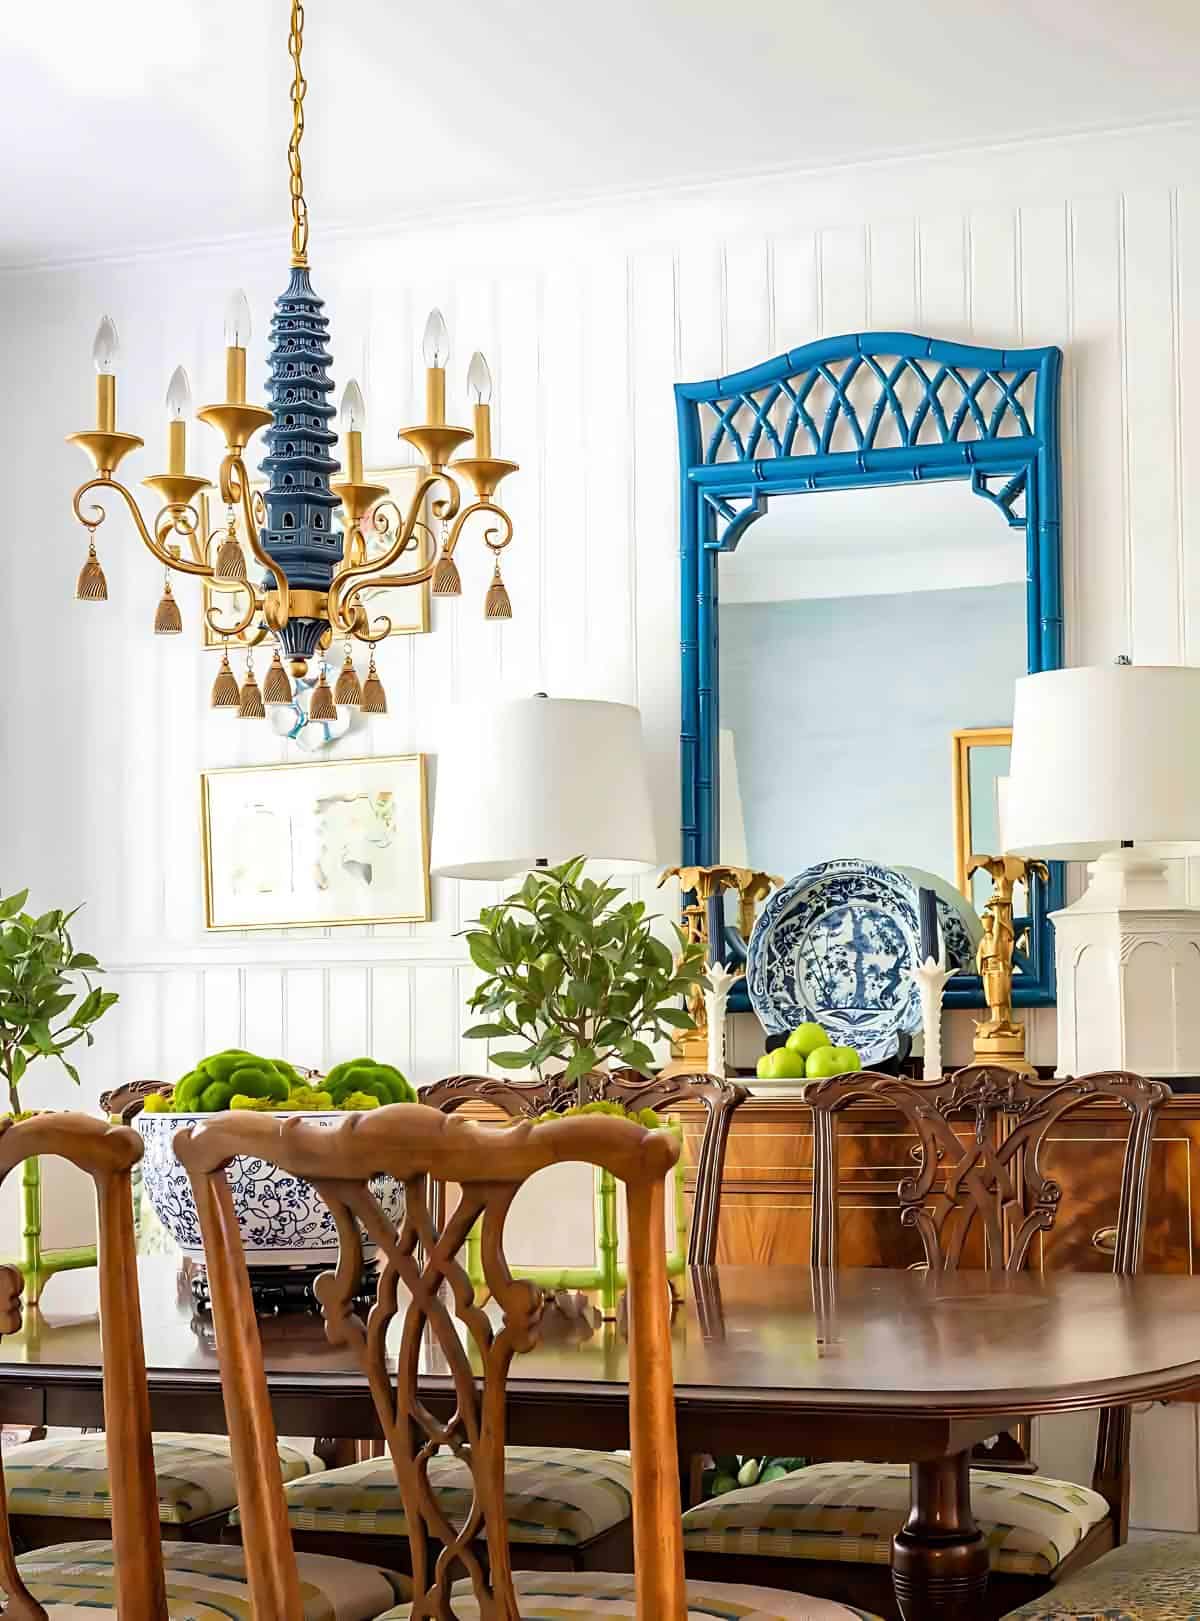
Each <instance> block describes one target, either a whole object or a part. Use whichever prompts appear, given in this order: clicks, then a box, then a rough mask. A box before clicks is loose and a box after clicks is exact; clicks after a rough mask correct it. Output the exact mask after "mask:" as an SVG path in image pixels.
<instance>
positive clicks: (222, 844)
mask: <svg viewBox="0 0 1200 1621" xmlns="http://www.w3.org/2000/svg"><path fill="white" fill-rule="evenodd" d="M427 776H428V773H427V770H426V757H425V755H423V754H393V755H380V756H377V757H364V758H362V759H352V760H306V761H303V762H301V763H299V764H294V765H293V764H284V765H266V766H230V767H225V768H222V769H219V770H211V771H202V772H201V773H200V823H201V855H202V861H203V871H204V920H205V928H207V929H209V930H212V931H213V932H222V931H226V930H231V929H246V930H259V929H290V928H338V927H349V926H352V925H354V924H363V923H428V922H429V920H430V917H431V916H432V910H431V903H430V882H429V793H428V782H427ZM382 852H387V853H388V856H387V860H386V861H385V860H383V859H382V856H381V853H382Z"/></svg>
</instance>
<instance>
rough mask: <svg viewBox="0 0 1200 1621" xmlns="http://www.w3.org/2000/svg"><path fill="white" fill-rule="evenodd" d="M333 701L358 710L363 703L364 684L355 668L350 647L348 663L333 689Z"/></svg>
mask: <svg viewBox="0 0 1200 1621" xmlns="http://www.w3.org/2000/svg"><path fill="white" fill-rule="evenodd" d="M333 701H334V703H335V704H338V705H339V706H341V707H342V708H347V709H357V708H358V706H359V704H361V703H362V683H361V682H360V681H359V679H358V671H357V670H356V669H355V668H354V660H353V658H352V657H351V656H350V649H349V648H348V647H347V649H346V662H345V664H343V665H342V668H341V670H340V671H339V673H338V678H337V685H336V686H335V687H334V689H333Z"/></svg>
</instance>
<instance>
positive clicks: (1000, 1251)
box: [684, 1067, 1170, 1621]
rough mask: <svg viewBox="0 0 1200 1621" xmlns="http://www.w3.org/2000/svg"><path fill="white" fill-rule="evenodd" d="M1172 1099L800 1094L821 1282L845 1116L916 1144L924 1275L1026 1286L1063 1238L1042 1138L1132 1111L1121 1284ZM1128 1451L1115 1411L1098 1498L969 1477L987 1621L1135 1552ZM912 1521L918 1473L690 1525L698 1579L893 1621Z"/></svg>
mask: <svg viewBox="0 0 1200 1621" xmlns="http://www.w3.org/2000/svg"><path fill="white" fill-rule="evenodd" d="M1169 1095H1170V1094H1169V1091H1168V1088H1167V1087H1166V1086H1164V1085H1163V1084H1162V1083H1161V1082H1159V1081H1150V1080H1146V1079H1144V1078H1143V1077H1141V1076H1138V1075H1131V1074H1124V1073H1111V1074H1101V1075H1085V1076H1081V1077H1079V1078H1078V1079H1067V1080H1061V1081H1054V1082H1051V1083H1041V1082H1037V1081H1031V1080H1026V1079H1025V1078H1023V1077H1022V1076H1019V1075H1015V1074H1013V1073H1012V1072H1011V1071H1009V1070H1003V1069H993V1068H985V1067H971V1068H968V1069H964V1070H961V1071H959V1073H958V1074H956V1075H954V1076H952V1077H949V1078H947V1079H944V1080H941V1081H931V1082H918V1081H905V1080H900V1079H897V1078H896V1077H894V1076H887V1075H877V1074H873V1073H870V1072H865V1073H862V1074H855V1075H843V1076H837V1077H835V1078H834V1079H832V1080H828V1081H822V1082H820V1083H818V1084H817V1085H816V1086H812V1087H810V1088H809V1089H808V1091H807V1092H806V1093H805V1101H806V1102H807V1103H808V1104H810V1105H811V1107H812V1111H813V1143H814V1147H813V1154H814V1166H813V1220H812V1257H811V1260H812V1266H813V1268H814V1270H815V1269H818V1268H820V1269H831V1268H835V1267H836V1266H837V1265H838V1146H839V1134H838V1120H839V1116H840V1114H841V1111H842V1110H843V1109H845V1108H846V1106H847V1105H848V1104H850V1103H853V1102H855V1101H856V1100H859V1099H868V1100H871V1101H873V1102H879V1101H883V1102H887V1103H890V1104H892V1105H893V1106H894V1107H895V1109H896V1110H897V1112H898V1113H899V1114H900V1115H901V1116H902V1117H903V1119H904V1120H905V1122H906V1123H907V1125H908V1127H909V1129H910V1130H911V1132H912V1134H913V1137H914V1139H915V1141H914V1146H913V1149H912V1155H913V1160H914V1168H913V1172H912V1174H911V1175H910V1176H907V1177H905V1178H904V1180H903V1181H901V1183H900V1185H899V1187H898V1188H897V1199H898V1202H899V1207H900V1210H899V1219H900V1221H901V1222H902V1223H903V1224H904V1225H905V1226H906V1227H910V1228H912V1229H914V1230H915V1231H916V1233H917V1234H918V1236H919V1238H920V1242H921V1248H922V1251H923V1253H924V1257H925V1265H926V1266H928V1267H929V1268H930V1269H931V1270H935V1271H937V1270H951V1269H955V1268H957V1267H959V1266H962V1265H974V1266H982V1267H984V1268H987V1269H989V1270H992V1271H1002V1272H1017V1271H1020V1270H1021V1268H1022V1267H1024V1266H1025V1264H1026V1261H1027V1259H1028V1257H1029V1253H1030V1248H1031V1246H1032V1244H1033V1242H1034V1240H1035V1239H1036V1238H1037V1237H1038V1235H1039V1234H1041V1233H1045V1232H1047V1231H1048V1230H1049V1229H1050V1228H1051V1227H1052V1226H1053V1225H1054V1219H1055V1216H1056V1214H1057V1211H1058V1206H1059V1203H1060V1199H1061V1188H1060V1187H1059V1185H1058V1184H1057V1183H1056V1182H1055V1181H1054V1180H1053V1179H1052V1178H1051V1177H1049V1176H1047V1175H1046V1174H1045V1172H1044V1171H1043V1169H1042V1164H1041V1156H1042V1152H1043V1149H1044V1147H1045V1145H1046V1141H1047V1138H1048V1137H1049V1136H1050V1134H1051V1133H1052V1132H1053V1131H1054V1129H1055V1128H1056V1127H1057V1126H1058V1125H1059V1124H1060V1123H1061V1122H1062V1121H1063V1120H1064V1119H1066V1118H1067V1117H1068V1116H1069V1115H1071V1114H1072V1113H1074V1112H1075V1111H1077V1110H1079V1109H1083V1108H1086V1107H1087V1105H1088V1104H1089V1103H1092V1102H1093V1101H1096V1100H1099V1099H1106V1100H1109V1101H1115V1102H1117V1103H1119V1104H1121V1106H1122V1107H1123V1108H1124V1109H1125V1110H1126V1111H1127V1114H1128V1122H1129V1131H1128V1136H1127V1138H1126V1144H1125V1156H1124V1165H1123V1170H1122V1177H1121V1189H1120V1202H1119V1207H1118V1217H1117V1239H1116V1248H1115V1251H1114V1254H1113V1270H1114V1272H1117V1273H1120V1274H1129V1273H1133V1272H1136V1271H1137V1269H1138V1267H1139V1265H1140V1264H1141V1256H1142V1243H1143V1237H1144V1234H1145V1227H1146V1200H1147V1187H1148V1173H1149V1167H1150V1153H1151V1147H1152V1143H1153V1139H1154V1129H1155V1123H1156V1119H1157V1115H1158V1111H1159V1109H1160V1108H1161V1106H1162V1104H1163V1103H1164V1101H1165V1100H1166V1098H1167V1097H1168V1096H1169ZM964 1126H965V1128H966V1129H964ZM1129 1441H1130V1413H1129V1409H1128V1408H1127V1407H1118V1408H1106V1409H1104V1410H1103V1411H1102V1412H1101V1414H1100V1427H1099V1437H1098V1441H1097V1447H1096V1459H1095V1467H1094V1471H1093V1477H1092V1486H1091V1488H1090V1489H1089V1488H1086V1487H1082V1486H1077V1485H1074V1484H1073V1483H1071V1482H1070V1481H1060V1480H1052V1479H1049V1478H1047V1477H1045V1476H1041V1475H1035V1474H1019V1475H1010V1474H1005V1473H1003V1472H1000V1471H997V1470H992V1469H988V1470H980V1469H972V1470H971V1481H972V1488H973V1494H974V1497H975V1509H976V1517H977V1519H978V1521H979V1524H980V1526H981V1528H982V1530H983V1534H984V1538H985V1540H986V1541H987V1543H988V1546H989V1550H990V1553H991V1566H992V1577H993V1580H992V1581H991V1583H990V1584H989V1591H988V1600H987V1610H986V1615H981V1616H980V1617H979V1621H986V1617H987V1616H996V1615H1003V1614H1004V1613H1005V1612H1006V1611H1007V1610H1009V1609H1010V1608H1011V1607H1012V1606H1013V1605H1014V1604H1018V1603H1020V1602H1022V1601H1023V1600H1024V1599H1026V1598H1030V1597H1033V1596H1035V1595H1037V1594H1041V1593H1045V1592H1046V1591H1047V1590H1048V1589H1049V1588H1050V1587H1051V1586H1053V1585H1054V1584H1055V1583H1056V1582H1058V1581H1059V1580H1060V1579H1061V1578H1063V1577H1064V1576H1066V1575H1068V1574H1069V1573H1070V1572H1071V1571H1073V1570H1077V1569H1079V1568H1080V1567H1081V1566H1083V1565H1086V1564H1088V1563H1090V1562H1091V1561H1092V1560H1094V1559H1096V1558H1098V1557H1099V1556H1100V1555H1101V1554H1102V1553H1104V1552H1105V1551H1106V1550H1107V1549H1109V1548H1112V1547H1113V1546H1114V1545H1115V1544H1117V1543H1121V1542H1124V1540H1125V1538H1126V1536H1127V1534H1128V1525H1129ZM909 1504H910V1479H909V1470H908V1468H907V1466H896V1465H891V1464H872V1463H855V1464H849V1465H847V1464H840V1463H822V1464H815V1465H812V1466H810V1467H809V1468H807V1469H802V1470H799V1471H797V1472H796V1473H795V1474H792V1475H788V1476H787V1477H785V1478H784V1479H783V1480H779V1481H775V1482H774V1483H773V1484H771V1485H769V1486H766V1487H761V1486H755V1487H749V1488H747V1489H746V1490H743V1491H737V1492H730V1493H728V1494H727V1495H726V1496H724V1497H721V1498H719V1499H717V1501H716V1502H715V1503H705V1504H702V1505H700V1506H699V1507H698V1508H696V1509H692V1510H690V1511H689V1512H688V1514H687V1515H686V1516H685V1520H684V1529H685V1545H686V1547H687V1549H688V1568H689V1571H691V1570H693V1569H694V1570H695V1571H696V1572H697V1574H702V1575H707V1574H712V1573H714V1572H716V1571H719V1570H720V1568H721V1567H722V1565H724V1566H725V1568H728V1563H729V1560H730V1557H731V1556H737V1557H738V1565H739V1569H740V1570H742V1571H744V1572H745V1573H746V1574H747V1575H748V1576H750V1577H751V1578H752V1579H756V1580H766V1579H768V1575H769V1576H770V1578H771V1579H773V1580H775V1581H777V1582H780V1581H785V1580H786V1570H787V1567H789V1566H790V1567H791V1568H792V1571H793V1573H794V1575H795V1578H796V1580H798V1581H800V1582H803V1583H804V1585H805V1586H807V1587H809V1588H811V1589H814V1590H815V1591H817V1592H827V1591H830V1589H831V1588H832V1589H835V1590H837V1591H839V1592H847V1591H849V1592H850V1593H851V1594H852V1595H853V1596H854V1597H855V1598H857V1599H860V1600H861V1601H862V1602H864V1603H871V1604H874V1605H875V1607H876V1608H878V1609H879V1610H880V1611H881V1612H882V1613H883V1614H885V1615H894V1614H896V1613H897V1612H896V1610H895V1606H894V1599H892V1598H891V1596H890V1594H889V1591H888V1589H889V1586H890V1580H889V1571H888V1568H887V1564H888V1560H889V1557H890V1552H891V1542H892V1537H893V1535H894V1534H895V1533H896V1532H898V1531H899V1530H900V1529H901V1527H902V1525H903V1523H904V1520H905V1517H906V1515H907V1513H908V1510H909Z"/></svg>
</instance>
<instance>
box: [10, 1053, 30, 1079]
mask: <svg viewBox="0 0 1200 1621" xmlns="http://www.w3.org/2000/svg"><path fill="white" fill-rule="evenodd" d="M28 1067H29V1066H28V1061H27V1059H26V1057H25V1054H24V1053H23V1052H22V1051H21V1050H20V1048H19V1047H18V1048H16V1049H14V1051H13V1055H12V1058H11V1059H10V1060H9V1071H8V1078H9V1080H10V1081H11V1082H12V1083H13V1085H14V1086H15V1085H16V1084H17V1082H18V1081H19V1080H20V1079H21V1077H22V1075H24V1073H25V1071H26V1069H27V1068H28Z"/></svg>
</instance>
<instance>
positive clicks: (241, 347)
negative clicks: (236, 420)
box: [225, 287, 251, 405]
mask: <svg viewBox="0 0 1200 1621" xmlns="http://www.w3.org/2000/svg"><path fill="white" fill-rule="evenodd" d="M250 330H251V329H250V302H249V300H248V299H247V297H246V295H245V293H244V292H243V291H242V289H241V288H240V287H239V288H237V289H236V291H234V292H233V293H231V294H230V295H229V303H228V305H227V306H226V310H225V399H226V403H227V404H229V405H244V404H245V403H246V345H247V344H248V343H249V342H250Z"/></svg>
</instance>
